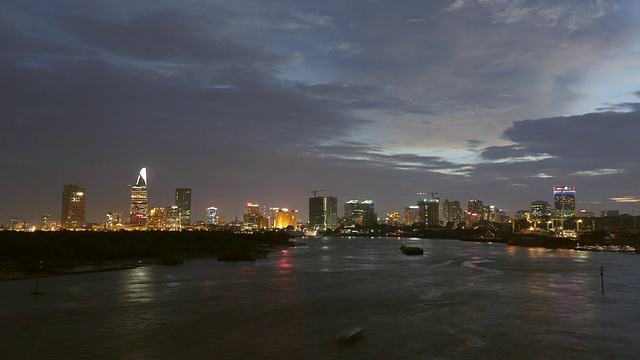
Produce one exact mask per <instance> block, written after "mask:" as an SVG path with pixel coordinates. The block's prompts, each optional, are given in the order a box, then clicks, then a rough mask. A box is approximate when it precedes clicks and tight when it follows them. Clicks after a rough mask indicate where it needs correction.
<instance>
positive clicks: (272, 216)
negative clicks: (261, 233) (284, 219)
mask: <svg viewBox="0 0 640 360" xmlns="http://www.w3.org/2000/svg"><path fill="white" fill-rule="evenodd" d="M278 211H280V208H279V207H274V206H270V207H269V229H274V228H275V227H276V215H277V214H278Z"/></svg>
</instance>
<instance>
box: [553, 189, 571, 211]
mask: <svg viewBox="0 0 640 360" xmlns="http://www.w3.org/2000/svg"><path fill="white" fill-rule="evenodd" d="M553 202H554V205H555V210H556V211H557V212H558V213H559V214H560V216H562V217H569V216H573V215H575V212H576V187H575V186H573V187H569V186H555V187H554V188H553Z"/></svg>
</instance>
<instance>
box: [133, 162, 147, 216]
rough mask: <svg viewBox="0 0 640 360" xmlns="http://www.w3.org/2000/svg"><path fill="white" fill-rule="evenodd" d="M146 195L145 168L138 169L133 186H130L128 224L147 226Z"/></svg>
mask: <svg viewBox="0 0 640 360" xmlns="http://www.w3.org/2000/svg"><path fill="white" fill-rule="evenodd" d="M148 200H149V199H148V195H147V168H146V167H144V168H142V169H140V173H139V174H138V179H137V180H136V184H135V185H131V207H130V208H129V224H131V225H141V226H145V225H147V219H148V218H149V207H148Z"/></svg>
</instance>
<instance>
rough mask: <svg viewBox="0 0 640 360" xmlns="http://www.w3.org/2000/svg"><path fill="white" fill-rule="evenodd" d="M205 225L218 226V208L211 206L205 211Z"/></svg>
mask: <svg viewBox="0 0 640 360" xmlns="http://www.w3.org/2000/svg"><path fill="white" fill-rule="evenodd" d="M204 224H205V225H218V208H217V207H213V206H210V207H208V208H207V209H206V210H205V214H204Z"/></svg>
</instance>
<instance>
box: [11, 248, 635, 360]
mask: <svg viewBox="0 0 640 360" xmlns="http://www.w3.org/2000/svg"><path fill="white" fill-rule="evenodd" d="M305 242H307V243H308V246H305V247H299V248H298V247H296V248H289V249H286V251H280V252H274V253H270V254H269V258H267V259H264V260H258V261H255V262H237V263H228V262H217V261H215V260H206V259H203V260H192V261H188V262H185V264H184V265H182V266H176V267H170V266H148V267H143V268H137V269H133V270H127V271H119V272H112V273H99V274H86V275H79V276H61V277H56V278H48V279H46V281H43V282H42V284H41V285H42V286H44V287H45V289H44V290H46V291H47V292H48V294H47V295H45V296H43V297H40V298H38V299H33V298H32V297H31V296H29V295H28V292H29V291H31V288H32V286H33V282H32V281H14V282H5V283H0V286H1V288H0V289H1V290H2V294H3V296H2V297H0V333H1V334H3V337H2V338H0V351H2V353H3V354H10V355H14V354H19V356H18V357H19V358H20V357H21V358H42V354H48V356H49V357H50V358H86V357H95V358H114V359H115V358H149V359H173V358H195V359H210V358H239V359H255V358H261V359H262V358H274V359H280V358H299V359H302V358H304V359H327V358H330V359H331V358H354V359H374V358H376V359H392V358H396V359H409V358H461V359H475V358H505V357H510V358H545V357H546V358H580V359H585V358H587V359H589V358H590V359H598V358H603V357H607V358H633V357H635V356H636V354H637V352H638V350H640V345H638V344H640V338H639V335H638V334H640V325H639V324H638V323H637V321H635V320H634V319H637V318H640V311H639V310H638V309H637V306H636V305H635V302H636V299H637V295H636V294H637V293H638V291H640V280H637V279H636V277H635V276H630V274H637V273H638V272H639V271H640V265H638V264H639V263H638V261H637V259H638V258H637V257H636V256H635V255H627V254H615V253H602V254H594V253H588V252H576V251H571V250H551V249H534V248H523V247H515V246H507V245H504V244H489V245H487V244H482V243H470V242H458V241H443V240H421V239H405V240H404V241H402V242H404V243H406V244H411V246H421V247H423V248H424V249H425V252H426V253H427V256H422V257H408V256H405V255H403V254H402V253H401V252H400V250H399V243H400V241H399V240H398V239H397V238H389V239H384V238H375V239H370V238H366V239H362V238H349V239H340V238H328V237H327V238H318V239H307V240H305ZM600 266H604V267H605V269H606V270H605V273H606V282H607V283H606V286H607V293H606V294H605V295H604V296H603V295H602V294H601V293H600V277H599V270H598V269H599V267H600ZM354 326H363V327H364V328H365V334H366V337H365V339H364V340H363V341H362V343H358V344H356V345H355V346H352V347H346V348H345V347H340V346H337V344H336V342H335V338H336V336H337V334H339V333H340V332H342V331H344V330H346V329H349V328H351V327H354ZM34 339H38V340H37V341H35V342H34ZM45 357H47V356H45Z"/></svg>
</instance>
